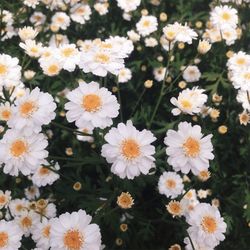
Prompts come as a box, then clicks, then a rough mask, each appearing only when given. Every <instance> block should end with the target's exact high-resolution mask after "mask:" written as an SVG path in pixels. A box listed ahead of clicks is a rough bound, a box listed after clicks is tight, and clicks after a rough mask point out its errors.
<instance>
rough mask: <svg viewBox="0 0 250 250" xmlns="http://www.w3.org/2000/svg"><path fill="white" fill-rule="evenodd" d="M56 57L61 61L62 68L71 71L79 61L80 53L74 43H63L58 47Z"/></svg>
mask: <svg viewBox="0 0 250 250" xmlns="http://www.w3.org/2000/svg"><path fill="white" fill-rule="evenodd" d="M56 57H57V58H58V60H59V61H61V63H62V67H63V69H65V70H67V71H69V72H72V71H74V70H75V67H76V65H77V64H78V63H79V62H80V53H79V51H78V49H77V48H76V45H75V44H64V45H61V46H60V47H59V48H58V53H57V54H56Z"/></svg>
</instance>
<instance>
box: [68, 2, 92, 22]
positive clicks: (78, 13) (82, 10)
mask: <svg viewBox="0 0 250 250" xmlns="http://www.w3.org/2000/svg"><path fill="white" fill-rule="evenodd" d="M91 13H92V11H91V8H90V7H89V5H88V4H81V3H78V4H76V5H74V6H73V7H72V8H71V9H70V17H71V19H72V20H73V21H74V22H76V23H80V24H85V22H86V21H88V20H90V15H91Z"/></svg>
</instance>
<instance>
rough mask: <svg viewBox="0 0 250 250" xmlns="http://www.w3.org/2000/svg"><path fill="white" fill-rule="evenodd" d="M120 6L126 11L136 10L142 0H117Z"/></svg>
mask: <svg viewBox="0 0 250 250" xmlns="http://www.w3.org/2000/svg"><path fill="white" fill-rule="evenodd" d="M116 1H117V5H118V7H120V8H121V9H122V10H124V11H125V12H130V11H134V10H136V9H137V7H138V6H139V5H140V4H141V0H116Z"/></svg>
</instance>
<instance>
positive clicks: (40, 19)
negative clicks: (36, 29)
mask: <svg viewBox="0 0 250 250" xmlns="http://www.w3.org/2000/svg"><path fill="white" fill-rule="evenodd" d="M45 21H46V16H45V15H44V14H43V13H42V12H39V11H35V12H34V13H33V14H32V15H31V16H30V22H31V23H33V24H34V25H35V26H39V25H42V24H44V22H45Z"/></svg>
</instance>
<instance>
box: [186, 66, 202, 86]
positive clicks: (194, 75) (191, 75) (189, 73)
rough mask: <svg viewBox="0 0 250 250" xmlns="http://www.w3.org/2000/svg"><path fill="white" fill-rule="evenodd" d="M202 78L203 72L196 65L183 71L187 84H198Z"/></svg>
mask: <svg viewBox="0 0 250 250" xmlns="http://www.w3.org/2000/svg"><path fill="white" fill-rule="evenodd" d="M200 77H201V72H200V70H199V68H198V67H197V66H195V65H190V66H188V67H187V68H186V69H185V70H184V71H183V78H184V80H185V81H186V82H197V81H199V80H200Z"/></svg>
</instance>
